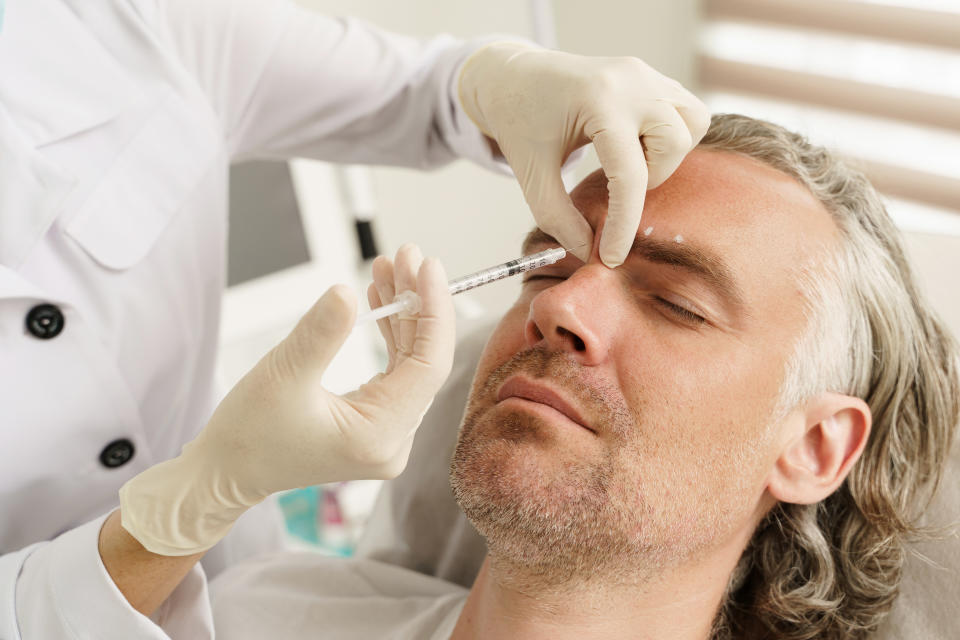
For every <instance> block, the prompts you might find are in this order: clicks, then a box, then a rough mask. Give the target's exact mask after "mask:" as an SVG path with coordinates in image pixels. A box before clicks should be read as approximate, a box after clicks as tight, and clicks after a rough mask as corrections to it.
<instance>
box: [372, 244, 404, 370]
mask: <svg viewBox="0 0 960 640" xmlns="http://www.w3.org/2000/svg"><path fill="white" fill-rule="evenodd" d="M372 271H373V284H374V285H375V286H376V287H377V293H378V294H379V295H380V301H381V302H383V303H384V304H389V303H391V302H393V298H394V296H396V289H395V287H394V281H393V280H394V279H393V260H391V259H390V258H388V257H387V256H377V258H376V259H375V260H374V261H373V269H372ZM385 320H386V321H387V324H388V325H389V326H390V333H391V334H392V340H393V347H394V355H396V347H397V336H399V335H400V321H399V320H398V319H397V316H396V315H392V316H387V317H386V318H385Z"/></svg>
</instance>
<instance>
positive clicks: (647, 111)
mask: <svg viewBox="0 0 960 640" xmlns="http://www.w3.org/2000/svg"><path fill="white" fill-rule="evenodd" d="M459 93H460V101H461V102H462V103H463V107H464V110H465V111H466V112H467V114H468V115H469V116H470V117H471V118H472V119H473V121H474V122H475V123H476V124H477V126H478V127H480V130H481V131H483V132H484V134H486V135H487V136H489V137H490V138H493V139H494V140H496V142H497V144H498V145H499V146H500V150H501V152H502V153H503V156H504V158H505V159H506V160H507V162H508V163H509V164H510V166H511V167H512V168H513V172H514V174H515V175H516V177H517V179H518V180H519V182H520V186H521V188H522V189H523V195H524V197H525V198H526V201H527V204H528V205H529V206H530V209H531V211H532V212H533V217H534V218H535V219H536V221H537V225H538V226H539V227H540V228H541V229H543V230H544V231H545V232H547V233H549V234H550V235H552V236H553V237H554V238H556V239H557V240H558V241H559V242H560V244H562V245H563V246H564V247H566V248H567V249H573V250H574V253H576V255H577V256H578V257H579V258H581V259H582V260H586V259H587V258H588V256H589V253H590V248H591V243H592V240H593V231H592V230H591V228H590V225H588V224H587V222H586V220H585V219H584V218H583V216H582V215H581V214H580V212H579V211H578V210H577V209H576V207H574V206H573V202H572V201H571V200H570V197H569V196H568V195H567V192H566V189H565V188H564V186H563V181H562V180H561V177H560V167H561V166H562V165H563V163H564V161H565V160H566V158H567V157H568V156H569V155H570V153H571V152H573V151H574V150H575V149H577V148H579V147H581V146H583V145H584V144H586V143H588V142H590V141H592V142H593V145H594V147H595V149H596V151H597V156H598V157H599V159H600V164H601V166H602V167H603V171H604V173H605V174H606V176H607V179H608V181H609V182H608V190H609V193H610V203H609V212H608V215H607V221H606V224H605V226H604V229H603V237H602V238H601V239H600V258H601V259H602V260H603V262H604V263H605V264H606V265H608V266H610V267H614V266H617V265H620V264H622V263H623V261H624V259H625V258H626V256H627V253H628V251H629V250H630V246H631V245H632V244H633V239H634V236H635V235H636V232H637V229H638V228H639V226H640V215H641V213H642V211H643V202H644V198H645V197H646V190H647V189H652V188H654V187H656V186H658V185H660V184H661V183H662V182H663V181H664V180H666V179H667V178H668V177H669V176H670V174H671V173H673V171H674V170H675V169H676V168H677V166H679V164H680V162H681V160H683V157H684V156H685V155H686V154H687V152H688V151H690V150H691V149H692V148H693V147H694V146H695V145H696V144H697V143H698V142H699V141H700V138H702V137H703V136H704V134H705V133H706V132H707V128H708V126H709V124H710V114H709V112H708V111H707V108H706V107H705V106H704V105H703V103H702V102H700V100H698V99H697V98H696V97H694V95H693V94H691V93H690V92H689V91H687V90H686V89H684V88H683V87H682V86H681V85H680V84H679V83H678V82H676V81H675V80H672V79H670V78H668V77H666V76H664V75H662V74H660V73H658V72H657V71H655V70H654V69H653V68H652V67H650V66H649V65H647V64H646V63H645V62H643V61H642V60H640V59H638V58H595V57H586V56H578V55H573V54H569V53H563V52H559V51H549V50H545V49H536V48H533V47H530V46H527V45H522V44H518V43H512V42H497V43H493V44H490V45H487V46H485V47H483V48H481V49H479V50H477V51H476V52H474V53H473V55H472V56H470V58H468V59H467V61H466V63H464V66H463V70H462V71H461V73H460V85H459ZM641 141H642V145H641ZM583 245H585V246H583ZM578 246H579V247H581V248H579V249H575V248H576V247H578Z"/></svg>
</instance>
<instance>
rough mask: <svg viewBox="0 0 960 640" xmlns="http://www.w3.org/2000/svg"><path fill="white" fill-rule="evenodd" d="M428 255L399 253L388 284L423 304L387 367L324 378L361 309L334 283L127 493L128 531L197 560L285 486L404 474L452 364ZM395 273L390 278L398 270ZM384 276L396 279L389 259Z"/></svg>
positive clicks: (440, 277) (391, 346)
mask: <svg viewBox="0 0 960 640" xmlns="http://www.w3.org/2000/svg"><path fill="white" fill-rule="evenodd" d="M421 261H422V258H421V257H420V253H419V250H417V249H416V248H413V247H409V246H408V247H405V248H403V249H401V251H400V252H399V253H398V255H397V266H396V270H395V271H396V277H395V280H394V282H393V283H392V284H391V286H393V287H395V288H396V290H397V291H403V290H406V289H414V290H416V291H417V292H418V293H419V295H420V297H421V299H422V305H423V307H422V310H421V311H420V313H419V314H418V316H417V317H415V318H412V319H404V320H398V321H395V322H396V323H397V324H398V325H399V329H400V332H401V334H402V335H396V336H395V335H391V334H388V335H387V336H386V337H387V338H388V340H387V347H388V350H389V352H390V363H389V366H388V367H387V370H386V372H385V373H383V374H379V375H377V376H375V377H374V378H372V379H371V380H370V381H369V382H368V383H366V384H365V385H363V386H362V387H360V388H359V389H358V390H356V391H352V392H350V393H347V394H346V395H343V396H338V395H335V394H333V393H330V392H329V391H327V390H326V389H324V388H323V386H322V385H321V383H320V379H321V376H322V375H323V373H324V371H325V370H326V368H327V366H328V365H329V363H330V361H331V360H332V359H333V357H334V355H335V354H336V353H337V351H338V350H339V349H340V347H341V345H342V344H343V342H344V340H345V339H346V338H347V336H348V335H349V334H350V332H351V330H352V328H353V323H354V318H355V316H356V299H355V296H354V294H353V293H352V292H351V291H350V290H349V289H348V288H346V287H344V286H335V287H333V288H331V289H330V290H328V291H327V292H326V293H325V294H324V295H323V297H321V298H320V300H319V301H318V302H317V303H316V304H315V305H314V306H313V308H312V309H310V311H308V312H307V314H306V315H304V317H303V318H302V319H301V320H300V322H299V323H298V324H297V326H296V327H295V328H294V329H293V331H292V332H291V333H290V335H289V336H287V337H286V338H285V339H284V340H283V341H282V342H281V343H280V344H279V345H277V346H276V347H275V348H274V349H273V350H272V351H270V352H269V353H268V354H267V355H266V356H264V358H263V359H262V360H260V362H259V363H257V365H256V366H255V367H254V368H253V369H252V370H251V371H250V372H249V373H247V375H246V376H244V378H243V379H242V380H240V382H238V383H237V385H236V386H235V387H234V388H233V389H232V390H231V391H230V393H229V394H228V395H227V396H226V397H225V398H224V400H223V402H221V403H220V405H219V406H218V407H217V409H216V411H215V412H214V414H213V417H212V418H211V419H210V422H209V423H208V424H207V425H206V427H205V428H204V429H203V431H202V432H201V433H200V435H199V436H198V437H197V438H196V439H195V440H193V441H192V442H190V443H188V444H187V445H186V446H185V447H184V448H183V452H182V453H181V454H180V455H179V456H178V457H176V458H174V459H172V460H168V461H166V462H163V463H161V464H158V465H156V466H154V467H151V468H150V469H148V470H146V471H144V472H143V473H141V474H140V475H138V476H136V477H135V478H133V479H132V480H130V481H129V482H127V483H126V484H125V485H124V486H123V487H122V488H121V489H120V507H121V519H122V524H123V527H124V528H125V529H126V530H127V531H129V532H130V534H131V535H133V536H134V537H135V538H136V539H137V540H138V541H140V543H141V544H142V545H143V546H144V547H145V548H146V549H148V550H149V551H152V552H154V553H159V554H162V555H170V556H180V555H190V554H193V553H197V552H200V551H203V550H206V549H208V548H210V547H211V546H213V545H214V544H215V543H216V542H217V541H219V540H220V539H221V538H222V537H223V536H225V535H226V534H227V532H228V531H229V529H230V527H231V526H232V524H233V522H234V521H235V520H236V519H237V518H238V517H239V516H240V515H241V514H242V513H243V512H244V511H245V510H246V509H248V508H249V507H251V506H253V505H255V504H257V503H258V502H260V501H261V500H263V499H264V498H266V497H267V496H268V495H270V494H272V493H275V492H277V491H282V490H287V489H294V488H298V487H304V486H309V485H314V484H321V483H326V482H335V481H341V480H353V479H360V478H393V477H395V476H397V475H398V474H399V473H400V472H401V471H402V470H403V468H404V466H405V465H406V462H407V458H408V457H409V454H410V447H411V445H412V442H413V436H414V433H415V432H416V429H417V427H418V426H419V424H420V420H421V419H422V417H423V414H424V413H425V412H426V410H427V408H428V407H429V406H430V403H431V402H432V400H433V396H434V395H435V394H436V393H437V391H438V390H439V389H440V386H441V385H442V384H443V382H444V380H445V379H446V377H447V375H448V374H449V372H450V367H451V364H452V359H453V347H454V314H453V304H452V301H451V298H450V294H449V292H448V290H447V278H446V275H445V274H444V270H443V267H442V266H441V265H440V263H439V262H437V261H436V260H427V261H422V265H421ZM387 271H389V276H393V274H394V269H393V267H392V266H390V268H389V269H388V270H387ZM380 273H381V277H382V278H385V277H387V276H385V275H384V273H385V270H384V269H383V265H382V264H381V269H380ZM381 286H386V285H385V283H381ZM391 297H392V296H391ZM378 302H379V301H378ZM381 329H382V330H386V331H389V329H390V324H389V323H385V324H382V325H381Z"/></svg>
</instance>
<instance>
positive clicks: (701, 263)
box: [523, 228, 743, 306]
mask: <svg viewBox="0 0 960 640" xmlns="http://www.w3.org/2000/svg"><path fill="white" fill-rule="evenodd" d="M544 244H560V243H559V242H557V240H556V238H554V237H553V236H551V235H549V234H548V233H546V232H544V231H543V230H541V229H538V228H534V229H533V230H532V231H531V232H530V233H528V234H527V237H526V239H525V240H524V241H523V254H524V255H527V254H529V253H532V251H533V248H534V247H537V246H538V245H544ZM630 254H631V255H633V256H635V257H638V258H642V259H644V260H646V261H648V262H653V263H656V264H664V265H667V266H671V267H678V268H680V269H684V270H686V271H689V272H691V273H693V274H695V275H696V276H698V277H700V278H702V279H703V280H704V281H705V282H706V283H707V284H708V285H709V286H711V287H712V288H714V289H716V290H717V291H718V293H720V295H721V296H723V297H725V298H727V299H728V300H729V301H730V302H731V303H733V304H734V305H736V306H742V305H743V293H742V292H741V290H740V287H739V286H737V282H736V280H735V279H734V278H733V276H732V275H731V270H730V268H729V267H728V266H727V263H726V262H724V261H723V260H722V259H721V258H720V257H719V256H717V255H716V254H715V253H713V252H712V251H710V250H708V249H705V248H703V247H698V246H696V245H693V244H687V243H681V242H677V241H675V240H673V241H664V240H657V239H656V238H649V237H646V236H637V238H635V239H634V241H633V246H632V247H630Z"/></svg>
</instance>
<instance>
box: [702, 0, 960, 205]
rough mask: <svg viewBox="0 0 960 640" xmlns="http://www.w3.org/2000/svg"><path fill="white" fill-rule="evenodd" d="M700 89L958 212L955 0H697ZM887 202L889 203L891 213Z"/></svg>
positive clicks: (885, 184)
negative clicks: (701, 13)
mask: <svg viewBox="0 0 960 640" xmlns="http://www.w3.org/2000/svg"><path fill="white" fill-rule="evenodd" d="M703 8H704V16H705V20H704V22H705V24H704V31H703V37H702V39H701V44H700V53H699V59H698V62H699V70H700V71H699V76H700V77H699V80H700V87H701V92H702V93H703V95H704V97H705V100H706V102H707V104H708V106H710V108H711V109H712V110H713V111H718V112H719V111H741V112H744V113H748V114H750V115H757V116H759V117H765V118H768V119H770V120H773V121H775V122H779V123H781V124H784V125H785V126H788V127H790V128H792V129H796V130H799V131H801V132H803V133H805V134H807V135H808V136H809V137H810V138H811V140H812V141H814V142H817V143H820V144H825V145H827V146H830V147H832V148H836V149H838V150H839V151H840V152H842V153H844V154H845V155H846V156H848V157H850V158H851V159H852V161H853V163H854V164H856V165H857V166H858V167H859V168H861V169H862V170H863V171H864V172H865V173H866V174H867V175H868V176H869V177H870V179H871V180H872V182H873V183H874V185H876V187H877V188H878V189H879V190H880V191H881V192H883V193H884V194H885V195H887V196H890V197H892V198H894V199H897V200H905V201H908V202H912V203H917V204H919V205H922V206H925V207H932V208H936V209H940V210H947V211H949V212H951V213H953V214H956V215H957V216H960V0H900V1H899V2H898V1H897V0H858V1H855V0H703ZM892 213H893V212H892Z"/></svg>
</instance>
